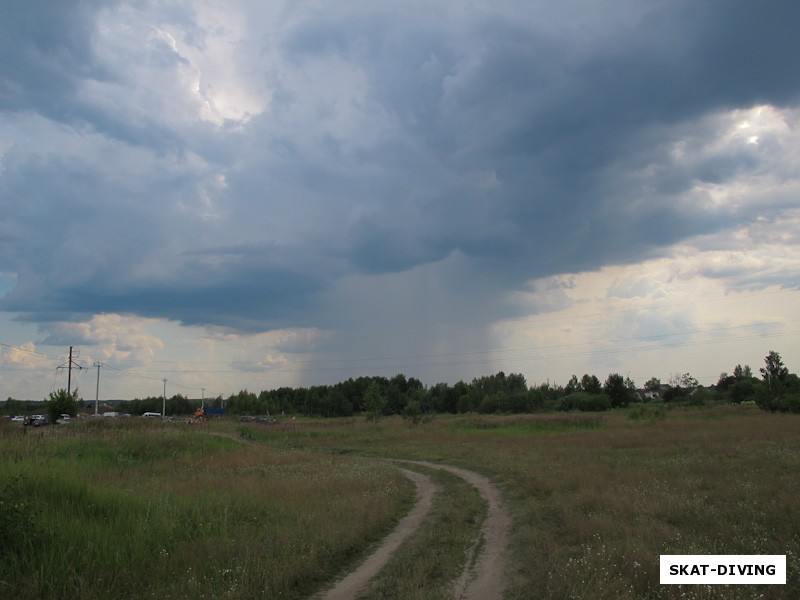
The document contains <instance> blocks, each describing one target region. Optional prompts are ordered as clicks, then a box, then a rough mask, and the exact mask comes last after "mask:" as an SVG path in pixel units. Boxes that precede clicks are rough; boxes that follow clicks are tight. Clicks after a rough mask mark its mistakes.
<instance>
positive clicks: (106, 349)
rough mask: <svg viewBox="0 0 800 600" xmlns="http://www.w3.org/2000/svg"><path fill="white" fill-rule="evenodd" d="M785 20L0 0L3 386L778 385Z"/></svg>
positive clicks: (791, 88)
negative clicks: (762, 371) (765, 380)
mask: <svg viewBox="0 0 800 600" xmlns="http://www.w3.org/2000/svg"><path fill="white" fill-rule="evenodd" d="M797 23H800V3H797V2H793V1H791V0H763V1H761V2H752V1H749V0H607V1H604V2H602V3H598V2H594V1H593V0H565V1H560V2H544V1H541V0H536V1H530V2H508V1H503V0H491V1H489V0H487V1H482V0H471V1H470V0H466V1H459V2H451V1H441V2H418V1H415V0H402V1H395V0H384V1H382V2H372V1H367V0H360V1H348V0H343V1H341V2H318V1H302V0H287V1H277V0H276V1H266V2H265V1H262V0H239V1H234V0H230V1H228V0H226V1H224V2H222V1H218V2H214V1H199V0H187V1H171V2H165V1H157V0H136V1H117V2H114V1H111V0H102V1H100V0H58V1H56V0H37V1H30V0H6V1H4V2H3V3H2V4H0V56H2V57H3V58H2V59H0V344H1V345H0V397H2V398H3V399H4V398H7V397H13V398H18V399H35V400H38V399H42V398H44V397H46V396H47V394H48V393H50V392H51V391H54V390H56V389H58V388H63V387H66V385H67V372H66V370H65V369H63V368H62V367H64V366H65V365H66V364H67V356H68V351H69V347H70V346H72V347H74V351H75V355H76V359H75V360H76V363H77V364H78V365H80V366H81V367H83V370H80V371H76V372H74V373H73V374H72V380H73V386H75V385H77V387H78V388H79V393H80V394H81V396H82V397H84V398H87V399H92V398H94V397H95V396H96V395H97V396H99V397H100V398H101V399H117V398H121V399H126V398H137V397H139V398H141V397H146V396H158V395H161V394H162V393H163V390H164V389H166V393H167V396H171V395H173V394H177V393H180V394H183V395H186V396H189V397H193V398H197V397H200V395H203V396H205V397H215V396H217V395H223V396H226V397H227V396H228V395H230V394H233V393H236V392H238V391H239V390H242V389H248V390H250V391H254V392H256V393H257V392H259V391H261V390H268V389H274V388H277V387H281V386H293V387H296V386H310V385H318V384H332V383H336V382H338V381H343V380H346V379H347V378H349V377H359V376H362V375H383V376H387V377H391V376H393V375H395V374H397V373H403V374H405V375H406V376H409V377H416V378H418V379H420V380H422V381H423V383H425V384H426V385H433V384H435V383H437V382H448V383H451V384H452V383H455V382H456V381H458V380H464V381H467V382H468V381H471V380H472V379H473V378H475V377H480V376H483V375H489V374H493V373H496V372H498V371H501V370H502V371H504V372H506V373H509V372H513V373H521V374H523V375H524V376H525V378H526V380H527V382H528V384H529V385H535V384H539V383H545V382H549V383H558V384H561V385H563V384H565V383H567V381H568V380H569V378H570V376H571V375H572V374H577V376H578V377H579V378H580V377H581V375H582V374H584V373H589V374H596V375H597V376H598V377H599V378H600V379H601V380H604V379H605V377H606V376H607V375H608V374H609V373H612V372H614V373H621V374H623V375H626V376H629V377H631V378H632V379H633V380H634V381H635V382H636V383H637V384H638V385H639V386H641V385H643V383H644V382H645V381H647V380H648V379H650V378H651V377H657V378H660V379H661V380H662V381H664V382H666V381H668V380H669V378H670V377H671V376H673V375H674V374H678V373H685V372H689V373H691V374H692V375H693V376H695V377H696V378H697V379H698V380H699V381H700V382H701V383H703V384H705V385H710V384H713V383H715V382H716V381H717V380H718V378H719V376H720V373H722V372H732V371H733V369H734V367H735V366H736V365H737V364H742V365H744V364H749V365H751V366H752V367H753V370H754V372H756V373H757V369H758V368H759V367H760V366H762V365H763V360H764V357H765V356H766V355H767V353H768V352H769V351H770V350H775V351H777V352H779V353H780V354H781V356H782V358H783V360H784V363H785V364H786V366H787V367H788V368H789V370H790V371H792V372H799V371H800V292H799V290H800V36H798V35H797ZM98 364H101V365H102V366H100V367H97V365H98ZM165 379H166V380H167V381H166V383H165V382H164V380H165ZM98 382H99V388H98ZM98 390H99V391H98Z"/></svg>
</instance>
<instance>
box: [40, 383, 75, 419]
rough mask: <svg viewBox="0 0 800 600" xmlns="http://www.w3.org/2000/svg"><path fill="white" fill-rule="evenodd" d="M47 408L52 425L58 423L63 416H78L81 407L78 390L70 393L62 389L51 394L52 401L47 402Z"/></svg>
mask: <svg viewBox="0 0 800 600" xmlns="http://www.w3.org/2000/svg"><path fill="white" fill-rule="evenodd" d="M45 407H46V408H47V416H48V417H49V418H50V422H51V423H55V422H56V421H58V419H60V418H61V415H69V416H70V417H75V416H77V414H78V407H79V403H78V390H75V391H74V392H72V393H69V392H68V391H67V390H65V389H63V388H62V389H60V390H58V391H57V392H50V399H49V400H45Z"/></svg>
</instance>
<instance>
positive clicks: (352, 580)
mask: <svg viewBox="0 0 800 600" xmlns="http://www.w3.org/2000/svg"><path fill="white" fill-rule="evenodd" d="M401 471H402V472H403V475H405V476H406V477H408V478H409V479H411V481H413V482H414V484H416V486H417V502H416V504H415V505H414V508H412V509H411V511H410V512H409V513H408V514H407V515H406V516H405V517H403V518H402V519H401V520H400V522H399V523H398V524H397V527H396V528H395V530H394V531H393V532H392V533H390V534H389V535H388V536H387V537H386V538H385V539H384V540H383V543H382V544H381V545H380V547H379V548H378V549H377V550H376V551H375V552H373V553H372V554H371V555H370V556H369V557H368V558H367V560H365V561H364V562H363V563H362V564H361V565H360V566H359V567H358V568H357V569H356V570H355V571H352V572H351V573H350V574H349V575H347V577H345V578H344V579H342V580H341V581H340V582H339V583H337V584H336V585H335V586H334V587H333V588H332V589H330V590H328V591H327V592H324V593H323V594H322V595H320V596H318V598H320V599H321V600H352V599H353V598H355V597H356V595H357V594H358V592H359V590H361V588H363V587H364V586H365V585H366V584H367V583H368V582H369V580H370V579H372V578H373V577H375V575H377V574H378V571H380V570H381V569H382V568H383V567H384V565H386V563H387V562H389V559H390V558H391V557H392V554H394V552H395V550H397V549H398V548H399V547H400V544H402V543H403V542H404V541H405V540H406V538H407V537H408V536H410V535H411V534H412V533H414V532H415V531H416V530H417V529H418V528H419V526H420V525H421V524H422V521H423V519H425V517H426V516H427V515H428V513H429V512H430V510H431V506H432V505H433V497H434V495H435V494H436V492H437V490H438V486H437V485H436V484H434V483H433V482H432V481H431V479H430V477H428V476H427V475H423V474H422V473H417V472H416V471H409V470H408V469H401Z"/></svg>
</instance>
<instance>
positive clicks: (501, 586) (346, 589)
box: [318, 461, 511, 600]
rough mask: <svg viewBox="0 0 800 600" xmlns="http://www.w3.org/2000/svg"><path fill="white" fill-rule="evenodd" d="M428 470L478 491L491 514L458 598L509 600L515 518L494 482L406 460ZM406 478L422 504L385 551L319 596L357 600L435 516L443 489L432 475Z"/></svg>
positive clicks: (470, 558) (404, 521)
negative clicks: (429, 516)
mask: <svg viewBox="0 0 800 600" xmlns="http://www.w3.org/2000/svg"><path fill="white" fill-rule="evenodd" d="M402 462H405V463H407V464H410V465H412V464H418V465H423V466H425V467H428V468H432V469H443V470H445V471H447V472H449V473H452V474H453V475H456V476H457V477H460V478H461V479H463V480H464V481H466V482H467V483H469V484H470V485H472V486H474V487H475V488H476V489H477V490H478V493H480V495H481V497H482V498H483V500H484V501H485V502H486V505H487V508H488V510H487V515H486V519H485V521H484V522H483V525H482V527H481V530H480V532H479V533H478V536H477V538H476V540H475V542H474V543H473V545H472V547H471V548H470V549H469V551H468V556H467V563H466V567H465V568H464V572H463V573H462V574H461V576H460V577H459V578H458V579H457V580H456V581H454V582H453V598H454V599H456V600H495V599H498V600H499V599H500V598H502V597H503V592H504V590H505V588H506V584H507V581H506V577H505V552H506V547H507V546H508V535H509V529H510V526H511V519H510V517H509V516H508V513H507V512H506V510H505V508H504V507H503V503H502V499H501V496H500V492H499V491H498V490H497V488H496V487H495V486H494V484H492V482H491V481H489V479H487V478H486V477H484V476H483V475H479V474H478V473H474V472H472V471H468V470H466V469H462V468H460V467H454V466H451V465H443V464H437V463H429V462H422V461H402ZM401 470H402V472H403V474H404V475H405V476H406V477H408V478H409V479H411V480H412V481H413V482H414V483H415V484H416V486H417V502H416V504H415V505H414V508H412V510H411V512H409V513H408V515H406V516H405V517H404V518H403V519H402V520H401V521H400V523H399V524H398V526H397V528H396V529H395V530H394V531H393V532H392V533H391V534H389V536H388V537H387V538H386V539H385V540H384V541H383V543H382V544H381V545H380V547H379V548H378V549H377V550H376V551H375V552H374V553H372V554H371V555H370V556H369V557H368V558H367V560H366V561H364V563H363V564H362V565H361V566H359V567H358V568H357V569H356V570H355V571H352V572H351V573H350V574H349V575H347V577H345V578H344V579H343V580H341V581H340V582H339V583H337V584H336V586H335V587H333V588H332V589H330V590H329V591H327V592H325V593H324V594H322V595H320V596H318V598H320V599H321V600H351V599H352V598H355V597H356V596H357V594H358V592H359V590H361V589H362V588H363V587H364V586H365V585H366V584H367V583H368V582H369V580H370V579H372V578H373V577H374V576H375V575H377V573H378V571H380V569H381V568H382V567H383V566H384V565H385V564H386V563H387V562H388V561H389V559H390V558H391V556H392V554H393V553H394V551H395V550H397V548H398V547H399V546H400V544H401V543H402V542H403V541H404V540H405V539H406V538H407V537H408V536H410V535H411V534H412V533H414V531H416V530H417V529H418V528H419V527H420V525H421V524H422V521H423V519H424V518H425V516H426V515H427V514H428V512H429V511H430V508H431V506H432V504H433V497H434V495H435V494H436V491H437V486H436V485H435V484H434V483H433V482H432V481H431V480H430V478H429V477H427V476H426V475H422V474H421V473H417V472H415V471H411V470H409V469H401Z"/></svg>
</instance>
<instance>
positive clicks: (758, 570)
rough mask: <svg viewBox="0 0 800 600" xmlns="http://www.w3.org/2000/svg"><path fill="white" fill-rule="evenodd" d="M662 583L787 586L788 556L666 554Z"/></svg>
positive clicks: (663, 563)
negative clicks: (770, 584) (769, 584)
mask: <svg viewBox="0 0 800 600" xmlns="http://www.w3.org/2000/svg"><path fill="white" fill-rule="evenodd" d="M661 583H662V584H684V585H685V584H693V583H697V584H706V585H708V584H718V583H724V584H727V585H730V584H736V583H742V584H754V583H755V584H764V583H772V584H785V583H786V555H785V554H662V555H661Z"/></svg>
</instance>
